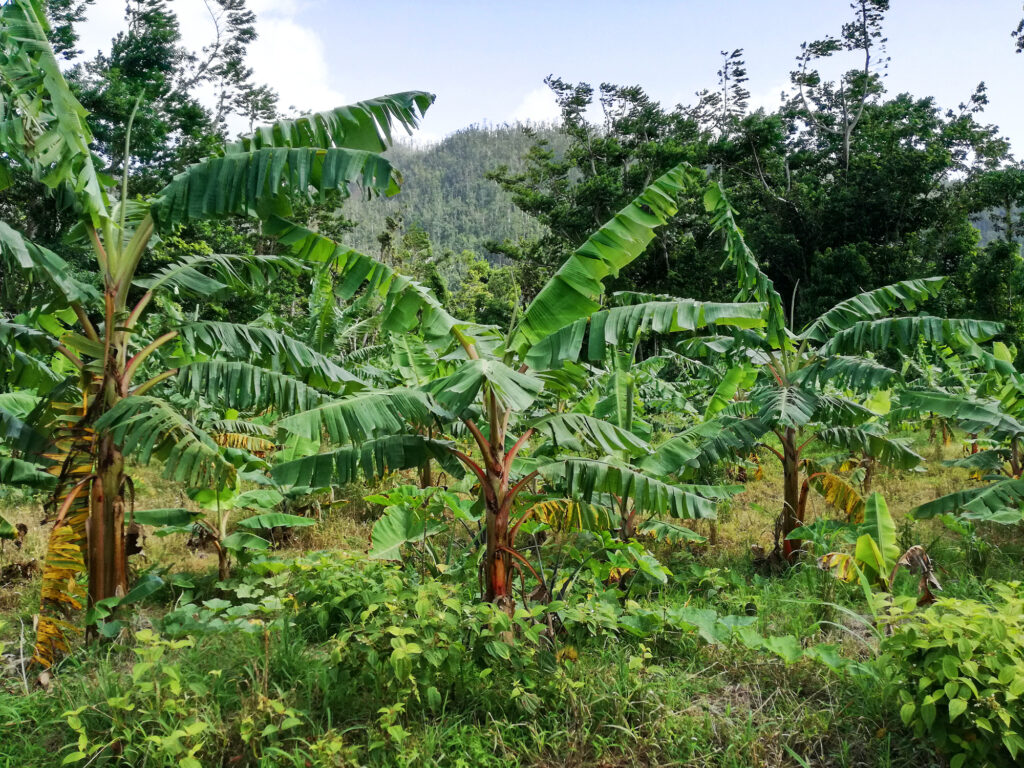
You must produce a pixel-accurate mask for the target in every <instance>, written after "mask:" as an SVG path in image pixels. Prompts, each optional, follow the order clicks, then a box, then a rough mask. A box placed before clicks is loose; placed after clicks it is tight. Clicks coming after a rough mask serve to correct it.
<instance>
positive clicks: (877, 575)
mask: <svg viewBox="0 0 1024 768" xmlns="http://www.w3.org/2000/svg"><path fill="white" fill-rule="evenodd" d="M796 533H797V534H798V535H799V531H797V532H796ZM850 533H851V535H852V537H853V538H854V541H855V543H854V549H853V551H852V552H844V551H834V552H828V553H826V554H823V555H822V556H821V557H820V558H819V559H818V567H819V568H821V569H822V570H825V571H831V572H832V573H833V574H834V575H835V577H836V578H837V579H840V580H841V581H846V582H850V583H856V582H858V581H860V582H862V584H864V585H865V596H866V597H867V598H868V600H869V602H870V601H871V599H872V590H875V589H878V590H881V591H883V592H892V589H893V586H894V585H895V583H896V575H897V574H898V573H899V570H900V568H906V569H907V570H908V571H911V572H912V573H918V574H920V580H919V582H918V592H919V600H918V602H919V604H922V605H923V604H926V603H931V602H934V601H935V597H934V595H933V594H932V589H934V590H935V591H941V590H942V586H941V585H940V584H939V581H938V579H937V578H936V576H935V570H934V568H933V566H932V562H931V559H930V558H929V557H928V553H927V552H925V550H924V548H923V547H921V546H920V545H914V546H912V547H910V548H909V549H908V550H907V551H906V552H903V553H900V548H899V546H898V545H897V543H896V523H895V522H894V521H893V519H892V515H891V514H890V513H889V507H888V505H887V504H886V503H885V499H884V498H883V497H882V495H881V494H880V493H877V492H876V493H872V494H871V495H870V496H868V498H867V499H866V500H865V503H864V520H863V522H861V523H860V524H858V525H856V526H850Z"/></svg>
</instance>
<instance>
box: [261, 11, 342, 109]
mask: <svg viewBox="0 0 1024 768" xmlns="http://www.w3.org/2000/svg"><path fill="white" fill-rule="evenodd" d="M258 18H259V22H258V27H257V30H258V31H259V39H257V40H256V42H255V43H253V44H252V45H250V46H249V60H248V63H249V66H250V67H252V69H253V78H254V79H255V80H256V82H258V83H266V84H267V85H269V86H270V87H271V88H273V89H274V90H275V91H277V92H278V94H279V95H280V97H281V98H280V102H279V103H280V106H281V109H282V110H285V111H291V110H290V108H291V107H295V108H296V109H297V110H299V111H300V112H307V111H309V110H313V109H326V108H328V107H336V106H341V105H342V104H344V103H345V102H346V100H345V96H344V95H343V94H342V93H341V91H339V90H337V89H336V88H335V87H334V86H333V85H332V79H333V78H332V77H331V72H330V68H329V67H328V65H327V57H326V56H325V54H324V44H323V40H321V39H320V36H319V35H318V34H317V32H316V30H314V29H311V28H309V27H305V26H302V25H301V24H299V23H298V22H297V21H295V19H294V18H291V17H288V16H283V15H280V14H279V13H278V12H274V13H273V14H270V13H268V14H260V15H259V17H258Z"/></svg>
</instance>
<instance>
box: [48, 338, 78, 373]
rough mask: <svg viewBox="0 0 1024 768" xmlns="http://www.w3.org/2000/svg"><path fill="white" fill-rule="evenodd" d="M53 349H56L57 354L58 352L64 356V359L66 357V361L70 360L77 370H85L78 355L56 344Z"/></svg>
mask: <svg viewBox="0 0 1024 768" xmlns="http://www.w3.org/2000/svg"><path fill="white" fill-rule="evenodd" d="M54 349H56V350H57V351H58V352H60V353H61V354H62V355H64V357H66V358H67V359H68V360H70V361H71V363H72V364H73V365H74V366H75V368H77V369H78V370H82V369H83V368H85V363H83V362H82V358H80V357H79V356H78V355H76V354H75V353H74V352H72V351H71V350H70V349H68V348H67V347H65V346H64V345H63V344H58V345H57V346H56V347H54Z"/></svg>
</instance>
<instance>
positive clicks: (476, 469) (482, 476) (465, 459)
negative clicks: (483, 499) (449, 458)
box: [449, 448, 489, 491]
mask: <svg viewBox="0 0 1024 768" xmlns="http://www.w3.org/2000/svg"><path fill="white" fill-rule="evenodd" d="M449 450H450V451H451V452H452V454H454V455H455V457H456V458H457V459H459V460H460V461H461V462H462V463H463V464H465V465H466V466H467V467H469V468H470V470H472V472H473V474H475V475H476V476H477V478H478V479H479V480H480V483H481V484H482V485H483V486H484V488H485V491H486V489H487V488H488V487H489V486H488V484H487V474H486V473H485V472H484V471H483V469H482V468H481V467H480V465H479V464H477V463H476V462H475V461H473V459H471V458H470V457H469V456H467V455H466V454H464V453H463V452H462V451H459V450H456V449H455V448H449Z"/></svg>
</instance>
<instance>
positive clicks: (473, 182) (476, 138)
mask: <svg viewBox="0 0 1024 768" xmlns="http://www.w3.org/2000/svg"><path fill="white" fill-rule="evenodd" d="M538 140H543V141H547V142H548V143H549V145H550V146H551V148H552V150H553V151H555V152H556V153H558V154H561V153H564V150H565V147H566V146H567V145H568V140H567V139H566V138H565V136H564V135H563V134H562V133H560V132H559V131H558V130H557V129H556V128H554V127H552V126H520V125H502V126H494V127H491V126H469V127H468V128H465V129H463V130H461V131H457V132H456V133H453V134H452V135H450V136H448V137H446V138H445V139H443V140H442V141H440V142H438V143H437V144H432V145H429V146H418V145H416V144H412V143H399V144H396V145H395V146H394V147H392V148H391V149H389V150H388V151H387V152H386V153H385V156H386V157H388V158H389V159H390V160H391V161H392V162H393V163H394V164H395V166H396V167H398V168H401V169H402V177H403V180H404V183H403V189H402V192H401V193H400V194H398V195H397V196H395V197H394V198H390V199H384V200H372V201H367V200H365V199H360V198H356V199H352V200H350V201H348V202H347V203H346V204H345V209H344V213H345V215H346V216H347V217H348V218H350V219H352V220H353V221H354V222H355V223H356V227H355V228H354V229H353V230H352V231H351V233H350V234H349V235H348V236H347V241H348V242H350V243H351V244H352V245H353V247H355V248H358V249H360V250H364V251H368V252H376V251H378V250H379V248H380V242H379V237H380V235H381V234H382V233H384V232H387V231H389V230H392V229H394V227H395V226H396V225H398V226H400V227H405V228H411V227H416V226H418V227H420V228H422V229H423V230H424V231H426V232H427V233H429V235H430V239H431V241H432V243H433V246H434V251H435V252H436V253H439V254H440V253H444V252H445V251H453V252H455V253H459V252H461V251H463V250H472V251H475V252H476V253H477V254H478V255H480V256H485V255H486V254H487V253H488V249H487V247H486V245H487V243H501V242H503V241H505V240H509V241H513V242H515V241H518V240H520V239H522V238H534V237H538V236H540V235H541V234H542V233H543V231H544V229H545V228H544V227H543V225H541V224H540V223H539V222H538V221H537V220H536V219H535V218H533V217H532V216H530V215H529V214H527V213H525V212H523V211H521V210H519V209H518V208H517V207H516V206H515V205H514V204H513V203H512V199H511V196H510V195H509V194H508V193H507V192H505V190H503V189H502V188H501V187H500V186H499V185H498V184H497V183H495V182H494V181H491V180H489V179H488V178H487V175H488V174H489V173H491V172H492V171H494V170H495V169H497V168H499V167H501V166H507V167H508V168H510V169H511V170H512V171H514V172H517V173H518V172H521V171H522V170H523V169H524V168H525V158H526V154H527V152H528V151H529V149H530V147H531V146H532V145H533V143H534V142H535V141H538ZM389 218H390V219H391V222H389V221H388V219H389Z"/></svg>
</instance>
